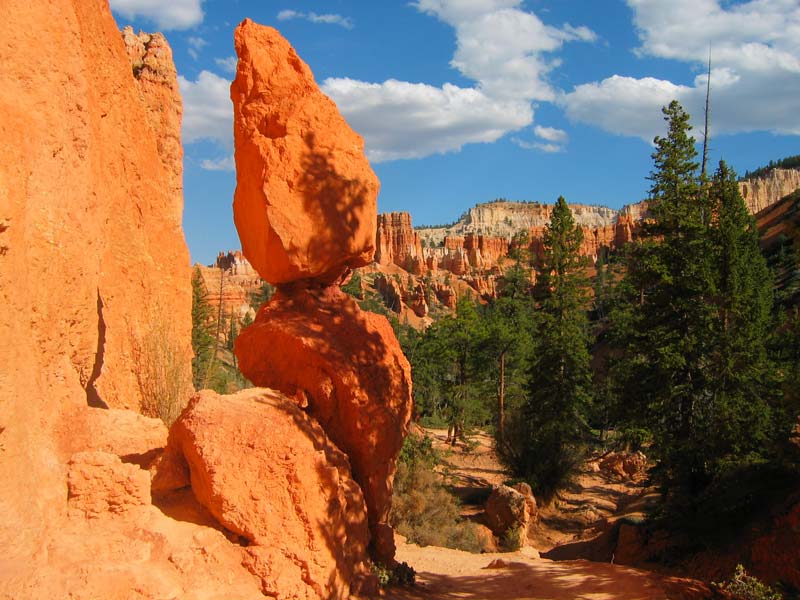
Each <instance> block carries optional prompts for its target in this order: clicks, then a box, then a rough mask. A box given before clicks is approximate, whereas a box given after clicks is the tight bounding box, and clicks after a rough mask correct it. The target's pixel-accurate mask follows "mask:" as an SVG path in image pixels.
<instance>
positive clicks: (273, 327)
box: [231, 20, 411, 564]
mask: <svg viewBox="0 0 800 600" xmlns="http://www.w3.org/2000/svg"><path fill="white" fill-rule="evenodd" d="M235 46H236V52H237V54H238V55H239V64H238V68H237V72H236V79H235V81H234V82H233V84H232V85H231V99H232V100H233V106H234V141H235V158H236V181H237V185H236V193H235V196H234V204H233V210H234V221H235V223H236V228H237V230H238V232H239V236H240V238H241V241H242V252H243V254H244V256H245V258H246V259H247V261H249V263H250V264H251V265H252V266H253V268H255V269H256V270H257V271H258V273H259V274H260V275H261V277H262V278H263V279H265V280H266V281H268V282H270V283H272V284H274V285H277V286H278V292H277V293H276V294H275V296H274V297H273V298H272V300H270V302H269V303H267V304H266V305H264V306H262V307H261V309H260V310H259V311H258V314H257V316H256V319H255V322H254V323H253V324H252V325H251V326H249V327H247V328H246V329H244V330H243V331H242V332H241V334H240V335H239V337H237V339H236V343H235V352H236V356H237V358H238V360H239V366H240V369H241V371H242V373H243V374H244V375H245V376H246V377H247V378H248V379H250V380H251V381H252V382H253V383H255V384H256V385H260V386H265V387H271V388H274V389H277V390H280V391H281V392H283V393H284V394H286V395H287V396H289V397H292V398H294V399H295V401H296V402H297V403H298V405H299V406H301V407H302V408H303V409H304V410H305V412H306V413H307V414H308V415H310V416H311V417H312V418H313V419H314V420H315V421H316V422H318V423H319V424H320V425H321V426H322V429H323V430H324V431H325V433H326V434H327V435H328V436H329V437H330V439H331V440H332V441H333V443H335V444H336V446H338V448H340V449H341V450H342V451H343V452H344V453H345V454H346V455H347V456H348V458H349V460H350V464H351V466H352V474H353V478H354V479H355V481H356V482H357V483H358V484H359V486H360V487H361V489H362V490H363V493H364V500H365V502H366V510H367V519H368V522H369V530H370V536H371V541H370V546H371V551H372V555H373V557H374V558H375V559H376V560H379V561H382V562H384V563H387V564H391V563H392V561H393V559H394V542H393V536H392V530H391V528H390V527H389V525H388V522H387V521H388V512H389V508H390V506H391V493H392V481H393V478H394V472H395V466H396V460H397V456H398V454H399V451H400V446H401V445H402V441H403V437H404V435H405V432H406V429H407V426H408V421H409V419H410V416H411V376H410V367H409V364H408V361H407V360H406V358H405V356H403V353H402V351H401V349H400V345H399V343H398V342H397V339H396V338H395V336H394V333H393V331H392V329H391V327H390V325H389V323H388V321H387V320H386V319H385V318H384V317H382V316H378V315H374V314H371V313H365V312H362V311H361V310H360V309H359V307H358V305H357V304H356V303H355V302H354V301H353V300H352V299H350V298H349V297H348V296H346V295H345V294H344V293H343V292H341V290H340V289H339V285H338V284H339V283H341V282H343V281H345V280H346V278H347V276H348V275H349V271H350V269H351V268H353V267H358V266H363V265H367V264H369V263H370V262H371V261H372V257H373V254H374V251H375V239H376V237H375V233H376V215H377V209H376V197H377V194H378V186H379V184H378V180H377V177H376V176H375V174H374V173H373V171H372V169H371V168H370V166H369V163H368V162H367V159H366V157H365V156H364V153H363V141H362V139H361V137H360V136H359V135H358V134H356V133H355V132H353V131H352V129H350V127H349V126H348V125H347V123H346V122H345V120H344V119H343V118H342V116H341V115H340V114H339V112H338V110H337V108H336V105H335V104H334V103H333V102H332V101H331V100H330V99H329V98H327V97H326V96H325V95H324V94H322V92H320V90H319V88H318V87H317V85H316V83H315V82H314V78H313V75H312V73H311V70H310V69H309V68H308V66H307V65H306V64H305V63H303V61H301V60H300V58H299V57H298V56H297V54H296V52H295V51H294V49H293V48H292V47H291V46H290V45H289V43H288V42H287V41H286V40H285V39H284V38H283V37H282V36H281V35H280V34H279V33H278V32H277V31H276V30H275V29H272V28H270V27H264V26H261V25H257V24H256V23H254V22H253V21H250V20H245V21H244V22H243V23H242V24H240V25H239V27H238V28H237V29H236V33H235ZM355 516H356V515H354V517H355ZM361 558H362V557H353V558H352V560H355V561H358V560H361Z"/></svg>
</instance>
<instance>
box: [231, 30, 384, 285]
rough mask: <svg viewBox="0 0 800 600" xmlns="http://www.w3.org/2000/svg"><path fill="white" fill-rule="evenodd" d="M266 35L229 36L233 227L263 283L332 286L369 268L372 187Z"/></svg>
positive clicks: (340, 129)
mask: <svg viewBox="0 0 800 600" xmlns="http://www.w3.org/2000/svg"><path fill="white" fill-rule="evenodd" d="M272 32H274V30H269V31H268V30H266V29H264V28H261V27H259V26H257V25H256V24H255V23H253V22H252V21H249V20H246V21H245V22H244V23H242V25H241V26H240V27H238V28H237V30H236V33H235V40H234V43H235V46H236V52H237V54H238V55H239V67H238V70H237V74H236V79H235V80H234V82H233V84H232V86H231V99H232V100H233V106H234V141H235V145H236V166H237V180H236V192H235V195H234V201H233V204H234V221H235V222H236V226H237V228H238V231H239V237H240V238H241V242H242V251H243V253H244V255H245V256H246V257H247V259H248V260H249V261H250V264H252V265H253V267H254V268H255V269H256V270H257V271H258V272H259V273H260V274H261V275H262V277H264V278H265V279H266V280H268V281H269V282H271V283H285V282H289V281H295V280H298V279H312V278H313V279H320V280H322V279H324V280H325V281H327V282H334V281H337V280H338V279H339V278H340V277H341V276H342V274H343V273H345V272H346V271H347V269H348V268H352V267H359V266H363V265H366V264H369V263H370V262H371V261H372V257H373V254H374V252H375V224H376V215H377V209H376V204H375V202H374V198H375V197H376V196H377V194H378V188H379V182H378V178H377V177H376V176H375V174H374V173H373V172H372V169H371V168H370V166H369V162H368V161H367V158H366V156H365V155H364V152H363V150H364V142H363V140H362V139H361V136H359V135H358V134H357V133H355V132H354V131H353V130H352V129H351V128H350V127H349V126H348V125H347V123H346V122H345V120H344V118H343V117H342V116H341V115H340V114H339V111H338V110H337V108H336V105H335V104H334V103H333V101H332V100H330V98H328V97H327V96H325V95H324V94H323V93H322V92H321V91H320V90H319V88H318V87H317V84H316V83H315V82H314V76H313V74H312V73H311V70H310V69H309V68H308V66H307V65H306V64H305V63H303V61H302V60H300V58H299V57H298V56H297V54H296V53H295V51H294V49H293V48H292V47H291V46H290V45H289V42H287V41H286V40H285V39H284V38H283V37H281V36H280V35H274V34H273V33H272ZM253 173H264V176H263V177H261V176H259V177H253V176H252V174H253ZM245 174H247V175H245Z"/></svg>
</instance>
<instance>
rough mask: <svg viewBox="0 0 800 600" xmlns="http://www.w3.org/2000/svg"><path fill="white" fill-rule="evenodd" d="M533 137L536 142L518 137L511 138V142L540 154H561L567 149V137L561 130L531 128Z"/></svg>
mask: <svg viewBox="0 0 800 600" xmlns="http://www.w3.org/2000/svg"><path fill="white" fill-rule="evenodd" d="M533 135H535V136H536V137H537V138H539V139H537V140H535V141H532V142H529V141H526V140H523V139H521V138H519V137H512V138H511V142H512V143H514V144H516V145H517V146H519V147H520V148H522V149H524V150H541V151H542V152H549V153H553V152H563V151H564V150H565V149H566V147H567V142H568V141H569V135H568V134H567V132H566V131H564V130H563V129H557V128H555V127H543V126H541V125H537V126H536V127H534V128H533Z"/></svg>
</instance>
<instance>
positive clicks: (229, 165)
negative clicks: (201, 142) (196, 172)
mask: <svg viewBox="0 0 800 600" xmlns="http://www.w3.org/2000/svg"><path fill="white" fill-rule="evenodd" d="M200 168H201V169H205V170H206V171H235V170H236V163H235V162H234V160H233V155H232V154H230V155H228V156H223V157H221V158H214V159H209V158H207V159H204V160H202V161H201V162H200Z"/></svg>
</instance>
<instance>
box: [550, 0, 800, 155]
mask: <svg viewBox="0 0 800 600" xmlns="http://www.w3.org/2000/svg"><path fill="white" fill-rule="evenodd" d="M628 4H629V5H630V7H631V8H632V9H633V11H634V22H635V24H636V27H637V29H638V32H639V38H640V41H641V46H640V47H639V48H638V49H637V53H638V54H639V55H640V56H642V57H646V56H654V57H658V58H665V59H673V60H678V61H683V62H687V63H690V64H691V65H692V66H693V67H694V68H696V69H698V70H700V71H703V70H704V68H705V65H706V61H707V60H708V52H709V48H710V50H711V60H712V74H711V135H712V138H713V136H714V135H720V134H726V133H739V132H747V131H772V132H775V133H782V134H790V135H800V118H798V116H797V98H798V97H800V3H798V2H797V0H750V1H749V2H742V3H738V4H729V3H723V4H720V1H719V0H674V1H673V2H669V3H665V2H663V1H662V0H628ZM705 86H706V76H705V74H703V75H700V76H698V77H696V78H695V81H694V82H693V85H691V86H687V85H677V84H674V83H672V82H670V81H665V80H660V79H654V78H643V79H634V78H630V77H622V76H619V75H614V76H613V77H609V78H607V79H604V80H603V81H600V82H595V83H587V84H584V85H579V86H577V87H576V88H575V90H574V91H573V92H571V93H569V94H565V95H564V96H562V97H561V99H560V102H561V104H562V105H563V106H564V107H565V109H566V111H567V115H568V116H569V117H570V118H571V119H573V120H575V121H581V122H584V123H589V124H593V125H596V126H598V127H600V128H602V129H604V130H606V131H609V132H612V133H617V134H622V135H632V136H638V137H641V138H643V139H646V140H648V141H649V140H652V138H653V136H654V135H656V134H659V133H660V134H663V131H664V125H663V122H662V120H661V114H660V112H659V110H658V109H659V107H661V106H663V105H664V104H667V103H668V102H670V101H671V100H673V99H677V100H679V101H680V102H681V103H682V104H684V106H685V107H686V109H687V110H688V111H689V112H690V113H691V114H693V115H694V117H695V123H700V122H702V112H703V104H704V100H705ZM698 131H699V130H698ZM696 135H697V136H699V135H702V131H699V133H696Z"/></svg>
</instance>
